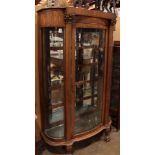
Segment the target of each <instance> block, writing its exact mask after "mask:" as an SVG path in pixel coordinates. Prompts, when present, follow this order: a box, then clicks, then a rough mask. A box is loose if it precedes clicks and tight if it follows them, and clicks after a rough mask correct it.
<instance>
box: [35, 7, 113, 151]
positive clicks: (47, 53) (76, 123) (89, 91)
mask: <svg viewBox="0 0 155 155" xmlns="http://www.w3.org/2000/svg"><path fill="white" fill-rule="evenodd" d="M115 19H116V16H115V15H114V14H112V13H103V12H100V11H95V10H86V9H83V8H73V7H68V8H45V9H41V10H39V11H38V26H39V27H38V31H39V32H38V33H39V38H38V44H39V51H38V55H39V63H38V65H39V82H40V102H41V117H42V137H43V139H44V141H45V142H46V143H47V144H49V145H51V146H61V145H62V146H66V150H67V151H68V152H71V151H72V145H73V143H74V142H78V141H81V140H84V139H87V138H90V137H92V136H94V135H96V134H98V133H99V132H102V131H105V132H104V133H105V135H106V136H105V140H107V141H108V140H109V138H108V132H109V128H110V125H111V120H110V118H109V102H110V87H111V70H112V47H113V31H114V25H115V22H116V20H115Z"/></svg>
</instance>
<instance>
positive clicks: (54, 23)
mask: <svg viewBox="0 0 155 155" xmlns="http://www.w3.org/2000/svg"><path fill="white" fill-rule="evenodd" d="M38 15H39V23H38V26H39V27H38V29H39V39H38V41H39V44H38V45H39V50H38V53H39V54H38V55H39V61H38V65H39V81H40V102H41V114H42V126H43V128H42V137H43V139H44V141H45V142H46V143H47V144H49V145H52V146H60V145H65V146H66V149H67V151H68V152H70V153H71V152H72V145H73V143H74V142H78V141H81V140H84V139H87V138H90V137H92V136H95V135H96V134H98V133H99V132H101V131H104V130H105V131H107V130H108V129H109V128H110V125H111V120H110V119H109V103H110V87H111V68H112V45H113V31H114V25H115V18H116V16H115V15H114V14H112V13H103V12H100V11H94V10H91V11H90V10H86V9H83V8H72V7H70V8H61V9H60V8H59V9H51V8H47V9H41V10H40V11H38ZM91 21H92V22H91ZM49 27H61V28H64V47H63V49H64V61H63V62H64V65H63V68H64V90H65V91H64V98H65V99H64V103H63V105H64V125H65V130H64V138H51V137H48V136H47V135H46V134H45V133H44V130H45V129H47V128H48V126H50V125H49V123H48V117H47V116H48V110H49V108H52V109H53V108H57V107H60V106H62V104H59V105H53V107H52V106H51V107H49V105H48V104H47V102H48V95H47V94H48V87H47V79H48V76H49V73H48V71H47V69H46V68H45V66H47V62H48V61H49V59H50V58H49V57H50V56H49V55H48V54H47V51H49V50H50V49H51V48H49V49H46V51H43V48H42V36H41V29H42V28H49ZM76 28H96V29H97V28H98V29H102V30H105V39H106V42H105V56H104V74H103V75H104V84H103V87H104V88H103V93H102V94H103V97H102V99H101V103H102V105H101V108H102V109H103V111H102V114H101V115H102V117H101V123H100V124H99V125H97V126H96V127H95V128H93V129H91V130H90V131H85V132H82V133H79V134H74V126H75V100H76V98H75V88H76V84H77V83H80V81H79V82H76V80H75V36H76V33H75V31H76ZM46 40H48V39H46ZM94 65H96V63H95V60H93V64H87V65H85V66H87V67H88V66H94ZM91 76H94V75H93V74H92V75H91ZM95 80H97V79H95ZM86 82H90V81H89V80H88V81H86ZM92 84H93V83H92ZM92 94H94V92H93V90H92ZM94 96H95V94H94ZM88 97H90V98H91V97H92V96H88ZM88 97H87V98H88ZM59 123H62V122H59Z"/></svg>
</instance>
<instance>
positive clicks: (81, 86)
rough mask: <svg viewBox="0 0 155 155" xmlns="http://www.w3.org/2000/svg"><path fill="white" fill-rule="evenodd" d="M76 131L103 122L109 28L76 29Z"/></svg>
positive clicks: (80, 131) (75, 132) (93, 126)
mask: <svg viewBox="0 0 155 155" xmlns="http://www.w3.org/2000/svg"><path fill="white" fill-rule="evenodd" d="M75 49H76V51H75V61H76V65H75V75H76V83H75V84H76V94H75V100H76V102H75V128H74V134H79V133H82V132H85V131H88V130H91V129H93V128H95V127H96V126H98V125H99V124H100V123H101V114H102V105H103V83H104V56H105V30H103V29H93V28H77V29H76V45H75Z"/></svg>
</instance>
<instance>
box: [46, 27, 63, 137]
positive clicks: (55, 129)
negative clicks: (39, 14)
mask: <svg viewBox="0 0 155 155" xmlns="http://www.w3.org/2000/svg"><path fill="white" fill-rule="evenodd" d="M63 46H64V29H63V28H59V27H58V28H56V27H55V28H44V29H43V52H44V53H46V59H47V62H48V64H47V70H48V92H49V103H48V106H49V110H48V128H47V129H45V133H46V134H47V135H48V136H49V137H54V138H63V137H64V67H63V66H64V65H63V63H64V61H63V59H64V55H63V54H64V51H63V49H64V48H63Z"/></svg>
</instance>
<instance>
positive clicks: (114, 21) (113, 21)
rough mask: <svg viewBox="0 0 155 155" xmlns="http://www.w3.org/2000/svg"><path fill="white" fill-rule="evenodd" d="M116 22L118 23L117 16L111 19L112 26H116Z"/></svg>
mask: <svg viewBox="0 0 155 155" xmlns="http://www.w3.org/2000/svg"><path fill="white" fill-rule="evenodd" d="M115 24H116V18H114V19H112V20H111V21H110V26H115Z"/></svg>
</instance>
